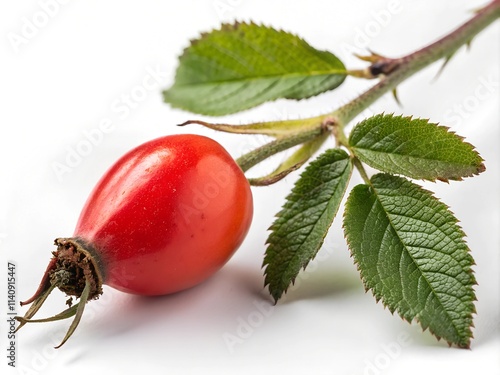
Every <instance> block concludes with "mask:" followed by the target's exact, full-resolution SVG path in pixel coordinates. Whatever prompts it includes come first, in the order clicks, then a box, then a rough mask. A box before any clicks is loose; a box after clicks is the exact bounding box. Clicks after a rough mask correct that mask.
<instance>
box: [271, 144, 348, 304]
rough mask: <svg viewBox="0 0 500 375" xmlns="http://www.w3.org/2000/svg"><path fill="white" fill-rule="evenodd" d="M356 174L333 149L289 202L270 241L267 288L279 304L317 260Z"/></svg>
mask: <svg viewBox="0 0 500 375" xmlns="http://www.w3.org/2000/svg"><path fill="white" fill-rule="evenodd" d="M351 171H352V165H351V160H350V158H349V156H348V155H347V154H346V152H345V151H343V150H340V149H330V150H327V151H326V152H325V153H323V154H322V155H320V156H319V157H318V158H317V159H316V160H314V161H313V162H311V164H309V165H308V166H307V168H306V169H305V171H304V172H303V173H302V175H301V176H300V178H299V180H298V181H297V183H296V184H295V187H294V188H293V189H292V192H291V193H290V195H288V197H287V198H286V203H285V205H284V206H283V209H282V210H281V211H280V212H279V213H278V214H277V218H276V221H275V222H274V223H273V225H272V226H271V228H270V230H271V234H270V235H269V238H268V239H267V243H268V245H269V246H268V248H267V250H266V255H265V258H264V266H266V269H265V275H266V277H265V285H269V291H270V293H271V295H272V296H273V298H274V300H275V301H278V299H279V298H280V297H281V296H282V294H283V293H284V292H286V290H287V289H288V287H289V286H290V284H291V283H293V282H294V280H295V278H296V277H297V275H298V273H299V272H300V270H301V269H302V268H305V267H306V266H307V264H308V263H309V261H310V260H311V259H313V258H314V256H315V255H316V253H317V252H318V250H319V249H320V247H321V245H322V244H323V240H324V238H325V236H326V234H327V232H328V229H329V228H330V226H331V224H332V222H333V219H334V217H335V215H336V214H337V211H338V208H339V205H340V202H341V200H342V197H343V196H344V193H345V191H346V188H347V184H348V182H349V179H350V176H351Z"/></svg>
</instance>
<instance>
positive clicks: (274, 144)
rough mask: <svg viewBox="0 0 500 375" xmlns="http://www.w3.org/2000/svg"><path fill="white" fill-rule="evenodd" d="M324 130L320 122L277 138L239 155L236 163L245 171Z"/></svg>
mask: <svg viewBox="0 0 500 375" xmlns="http://www.w3.org/2000/svg"><path fill="white" fill-rule="evenodd" d="M326 130H327V128H326V127H324V126H321V124H320V126H318V127H316V128H313V129H309V130H305V131H302V132H298V133H296V134H291V135H287V136H285V137H281V138H278V139H276V140H274V141H271V142H269V143H267V144H265V145H264V146H262V147H259V148H257V149H255V150H253V151H250V152H249V153H247V154H245V155H243V156H241V157H239V158H238V159H236V163H237V164H238V165H239V166H240V168H241V169H242V170H243V172H246V171H247V170H249V169H250V168H252V167H253V166H254V165H256V164H258V163H260V162H261V161H263V160H265V159H267V158H268V157H270V156H272V155H274V154H277V153H278V152H281V151H285V150H287V149H289V148H291V147H293V146H297V145H300V144H301V143H305V142H308V141H311V140H313V139H315V138H318V137H320V136H322V135H323V134H324V133H325V131H326Z"/></svg>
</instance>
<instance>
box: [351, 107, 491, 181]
mask: <svg viewBox="0 0 500 375" xmlns="http://www.w3.org/2000/svg"><path fill="white" fill-rule="evenodd" d="M349 145H350V146H351V148H352V151H353V152H354V154H355V155H356V156H357V157H358V158H359V159H360V160H361V161H363V162H365V163H366V164H368V165H369V166H371V167H373V168H376V169H378V170H380V171H383V172H389V173H395V174H402V175H404V176H407V177H410V178H415V179H425V180H430V181H435V180H442V181H447V180H461V179H462V178H463V177H470V176H472V175H475V174H478V173H480V172H483V171H484V170H485V167H484V164H483V159H482V158H481V157H480V156H479V154H478V153H477V152H476V151H475V150H474V147H473V146H472V145H471V144H469V143H467V142H464V140H463V138H462V137H460V136H458V135H456V134H454V133H453V132H450V131H449V130H448V128H446V127H444V126H438V125H437V124H432V123H429V122H428V120H424V119H413V118H411V117H402V116H394V115H385V114H379V115H375V116H373V117H370V118H368V119H366V120H363V121H361V122H360V123H358V124H357V125H356V126H355V127H354V128H353V130H352V132H351V134H350V136H349Z"/></svg>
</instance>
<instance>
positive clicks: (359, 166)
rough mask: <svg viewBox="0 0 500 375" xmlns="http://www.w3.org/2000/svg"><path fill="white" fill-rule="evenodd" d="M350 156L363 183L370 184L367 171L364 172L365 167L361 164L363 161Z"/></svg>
mask: <svg viewBox="0 0 500 375" xmlns="http://www.w3.org/2000/svg"><path fill="white" fill-rule="evenodd" d="M351 157H352V162H353V164H354V166H355V167H356V169H357V170H358V172H359V174H360V175H361V177H362V178H363V181H364V182H365V184H367V185H371V182H370V177H368V173H366V171H365V167H364V166H363V163H361V160H359V159H358V158H357V157H355V156H351Z"/></svg>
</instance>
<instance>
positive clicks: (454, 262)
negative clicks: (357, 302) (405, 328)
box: [344, 174, 475, 348]
mask: <svg viewBox="0 0 500 375" xmlns="http://www.w3.org/2000/svg"><path fill="white" fill-rule="evenodd" d="M344 232H345V235H346V238H347V242H348V244H349V248H350V250H351V253H352V256H353V257H354V261H355V263H356V265H357V267H358V269H359V271H360V273H361V278H362V280H363V283H364V284H365V287H366V289H370V290H371V291H372V292H373V294H374V296H375V298H376V299H377V301H378V300H380V299H382V302H383V303H384V305H385V306H387V307H388V308H389V310H390V311H391V312H394V311H397V313H398V314H399V315H400V316H401V317H402V318H403V319H405V320H407V321H409V322H411V321H412V320H414V319H415V320H417V321H419V323H420V325H421V326H422V328H423V329H424V330H425V329H427V328H429V330H430V332H431V333H432V334H434V335H435V336H436V337H437V338H438V339H440V338H443V339H445V340H446V341H447V342H448V343H449V344H456V345H457V346H459V347H463V348H468V347H469V345H470V339H471V337H472V333H471V326H472V314H473V313H474V312H475V309H474V300H475V296H474V291H473V285H474V284H475V279H474V276H473V274H472V270H471V266H472V265H473V263H474V262H473V259H472V257H471V256H470V254H469V249H468V247H467V245H466V243H465V242H464V240H463V237H464V233H463V232H462V230H461V229H460V227H459V226H458V225H457V219H456V218H455V217H454V216H453V214H452V213H451V212H450V211H449V210H448V207H447V206H446V205H444V204H443V203H441V202H440V201H439V200H438V199H436V198H435V197H434V196H433V195H432V194H431V193H430V192H429V191H427V190H424V189H423V188H421V187H420V186H418V185H416V184H414V183H412V182H410V181H408V180H407V179H405V178H403V177H397V176H392V175H388V174H377V175H375V176H373V177H372V179H371V184H370V185H358V186H356V187H355V188H354V189H353V190H352V191H351V193H350V195H349V198H348V199H347V203H346V208H345V213H344Z"/></svg>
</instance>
